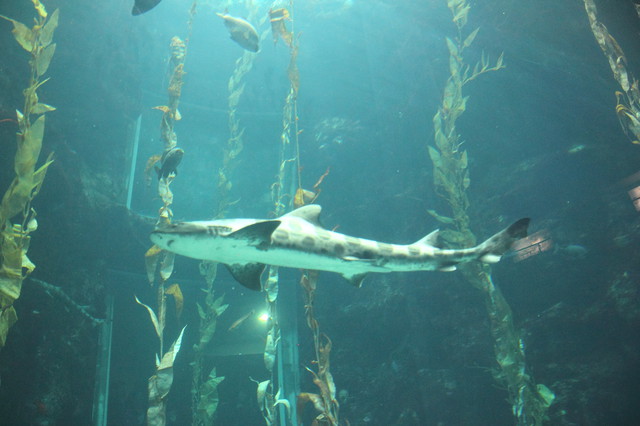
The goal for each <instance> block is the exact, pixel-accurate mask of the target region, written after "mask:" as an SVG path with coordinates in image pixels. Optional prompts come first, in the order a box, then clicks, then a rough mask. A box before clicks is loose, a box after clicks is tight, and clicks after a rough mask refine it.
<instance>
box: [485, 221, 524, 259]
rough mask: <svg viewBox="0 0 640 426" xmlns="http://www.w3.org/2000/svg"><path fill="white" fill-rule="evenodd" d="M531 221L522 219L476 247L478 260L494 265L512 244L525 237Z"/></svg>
mask: <svg viewBox="0 0 640 426" xmlns="http://www.w3.org/2000/svg"><path fill="white" fill-rule="evenodd" d="M530 221H531V219H529V218H528V217H527V218H524V219H520V220H519V221H517V222H515V223H513V224H512V225H511V226H509V227H508V228H506V229H503V230H502V231H500V232H498V233H497V234H495V235H494V236H493V237H491V238H489V239H488V240H486V241H484V242H483V243H482V244H480V245H479V246H478V251H479V252H480V257H479V259H480V260H481V261H483V262H485V263H496V262H499V261H500V258H501V257H502V255H503V254H505V253H506V252H507V251H509V249H510V248H511V246H512V245H513V243H515V242H516V241H517V240H519V239H520V238H524V237H526V236H527V228H528V227H529V222H530Z"/></svg>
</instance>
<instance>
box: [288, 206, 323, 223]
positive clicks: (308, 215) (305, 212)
mask: <svg viewBox="0 0 640 426" xmlns="http://www.w3.org/2000/svg"><path fill="white" fill-rule="evenodd" d="M320 212H322V207H320V205H318V204H309V205H306V206H302V207H298V208H297V209H295V210H292V211H290V212H289V213H287V214H285V215H284V217H287V216H288V217H299V218H300V219H304V220H306V221H307V222H309V223H313V224H314V225H316V226H320V227H322V225H321V224H320Z"/></svg>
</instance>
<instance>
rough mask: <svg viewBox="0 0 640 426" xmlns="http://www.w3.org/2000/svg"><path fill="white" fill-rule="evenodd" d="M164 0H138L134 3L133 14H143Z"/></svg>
mask: <svg viewBox="0 0 640 426" xmlns="http://www.w3.org/2000/svg"><path fill="white" fill-rule="evenodd" d="M161 1H162V0H136V1H135V3H134V4H133V9H132V10H131V14H132V15H133V16H137V15H141V14H143V13H145V12H148V11H150V10H151V9H153V8H154V7H156V6H157V5H158V4H159V3H160V2H161Z"/></svg>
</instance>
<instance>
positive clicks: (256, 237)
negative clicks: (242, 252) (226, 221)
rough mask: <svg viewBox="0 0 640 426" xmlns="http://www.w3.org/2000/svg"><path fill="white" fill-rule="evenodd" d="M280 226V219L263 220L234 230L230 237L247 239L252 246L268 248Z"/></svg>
mask: <svg viewBox="0 0 640 426" xmlns="http://www.w3.org/2000/svg"><path fill="white" fill-rule="evenodd" d="M278 226H280V221H279V220H263V221H260V222H256V223H254V224H251V225H248V226H245V227H243V228H240V229H238V230H237V231H235V232H232V233H231V234H229V235H228V238H236V239H239V240H247V241H249V242H250V243H251V245H252V246H255V247H258V248H262V249H266V248H267V247H268V246H269V245H270V244H271V234H273V231H275V230H276V228H277V227H278Z"/></svg>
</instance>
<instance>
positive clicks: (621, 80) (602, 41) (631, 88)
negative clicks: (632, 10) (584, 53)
mask: <svg viewBox="0 0 640 426" xmlns="http://www.w3.org/2000/svg"><path fill="white" fill-rule="evenodd" d="M583 1H584V8H585V10H586V11H587V16H588V17H589V24H590V26H591V32H592V33H593V36H594V37H595V39H596V41H597V42H598V45H599V46H600V49H602V53H603V54H604V56H605V57H606V58H607V60H608V61H609V67H610V68H611V72H612V73H613V77H614V78H615V79H616V81H617V82H618V84H619V85H620V88H621V89H622V92H619V91H616V93H615V94H616V115H617V116H618V120H619V121H620V126H622V130H623V131H624V134H625V135H627V137H628V138H629V140H630V141H631V143H634V144H636V145H640V88H639V87H638V80H636V78H635V77H634V76H633V75H632V74H631V72H630V71H629V70H628V69H627V57H626V56H625V55H624V51H623V50H622V48H621V47H620V45H619V44H618V42H617V41H616V39H615V38H613V36H612V35H611V34H610V33H609V31H608V30H607V27H605V26H604V24H602V23H601V22H600V21H598V15H597V9H596V4H595V1H594V0H583ZM636 8H637V10H638V11H639V12H638V17H639V18H640V9H638V6H636Z"/></svg>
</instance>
